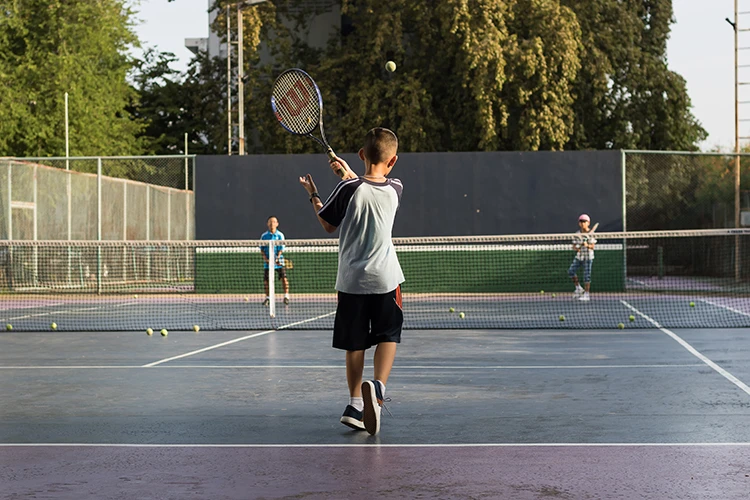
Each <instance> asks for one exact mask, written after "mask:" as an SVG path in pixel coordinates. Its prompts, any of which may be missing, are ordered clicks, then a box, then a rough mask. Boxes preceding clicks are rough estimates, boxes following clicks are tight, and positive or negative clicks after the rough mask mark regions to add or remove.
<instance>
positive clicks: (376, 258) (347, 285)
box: [318, 177, 404, 295]
mask: <svg viewBox="0 0 750 500" xmlns="http://www.w3.org/2000/svg"><path fill="white" fill-rule="evenodd" d="M402 190H403V186H402V184H401V181H400V180H398V179H386V181H385V182H373V181H370V180H368V179H365V178H363V177H360V178H357V179H350V180H346V181H341V182H339V184H338V185H337V186H336V188H335V189H334V190H333V192H332V193H331V195H330V196H329V197H328V199H327V200H326V202H325V203H324V204H323V207H322V208H321V209H320V210H319V211H318V215H320V217H321V218H322V219H323V220H325V221H326V222H328V223H329V224H331V225H332V226H336V227H339V228H340V229H341V231H340V233H339V270H338V274H337V275H336V290H338V291H340V292H344V293H352V294H359V295H365V294H381V293H388V292H391V291H393V290H395V289H396V287H398V285H400V284H401V283H403V282H404V274H403V272H402V271H401V265H400V264H399V262H398V257H397V256H396V249H395V247H394V246H393V241H392V230H393V222H394V221H395V220H396V211H397V210H398V206H399V203H400V201H401V192H402Z"/></svg>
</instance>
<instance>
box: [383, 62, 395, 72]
mask: <svg viewBox="0 0 750 500" xmlns="http://www.w3.org/2000/svg"><path fill="white" fill-rule="evenodd" d="M385 69H387V70H388V71H390V72H391V73H393V72H394V71H396V63H395V62H393V61H388V62H387V63H385Z"/></svg>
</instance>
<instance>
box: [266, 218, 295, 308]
mask: <svg viewBox="0 0 750 500" xmlns="http://www.w3.org/2000/svg"><path fill="white" fill-rule="evenodd" d="M266 226H268V231H266V232H265V233H263V234H261V235H260V239H261V240H274V241H275V240H279V241H283V240H284V233H282V232H281V231H279V230H278V227H279V219H277V218H276V217H274V216H273V215H272V216H271V217H269V218H268V220H267V221H266ZM260 251H261V253H262V254H263V273H264V274H263V285H265V289H266V298H265V300H263V305H264V306H267V305H268V303H269V302H270V301H271V298H270V297H269V296H268V295H269V294H268V279H269V277H270V274H271V272H270V269H269V267H270V266H269V264H270V262H269V261H268V259H269V252H268V245H261V247H260ZM283 251H284V245H282V244H281V243H279V244H278V245H276V246H274V249H273V256H274V261H275V262H274V266H273V268H274V269H275V270H276V274H277V275H278V277H279V279H280V280H281V283H282V284H283V285H284V304H289V280H288V279H287V278H286V269H284V256H283V255H281V252H283Z"/></svg>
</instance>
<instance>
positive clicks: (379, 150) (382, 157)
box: [362, 127, 398, 163]
mask: <svg viewBox="0 0 750 500" xmlns="http://www.w3.org/2000/svg"><path fill="white" fill-rule="evenodd" d="M362 149H364V153H365V158H367V160H368V161H370V163H383V162H385V161H388V160H390V159H391V158H392V157H393V156H395V155H396V153H397V152H398V137H396V134H394V133H393V131H392V130H388V129H387V128H383V127H375V128H374V129H372V130H370V131H369V132H367V135H366V136H365V145H364V147H363V148H362Z"/></svg>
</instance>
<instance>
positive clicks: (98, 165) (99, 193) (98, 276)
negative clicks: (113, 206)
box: [96, 158, 102, 293]
mask: <svg viewBox="0 0 750 500" xmlns="http://www.w3.org/2000/svg"><path fill="white" fill-rule="evenodd" d="M96 226H97V227H96V239H97V241H101V240H102V159H101V158H97V159H96ZM96 293H102V247H101V245H97V247H96Z"/></svg>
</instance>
